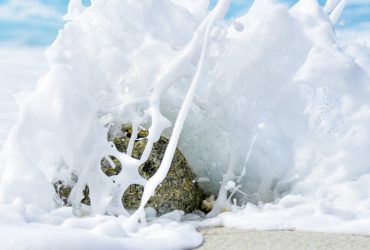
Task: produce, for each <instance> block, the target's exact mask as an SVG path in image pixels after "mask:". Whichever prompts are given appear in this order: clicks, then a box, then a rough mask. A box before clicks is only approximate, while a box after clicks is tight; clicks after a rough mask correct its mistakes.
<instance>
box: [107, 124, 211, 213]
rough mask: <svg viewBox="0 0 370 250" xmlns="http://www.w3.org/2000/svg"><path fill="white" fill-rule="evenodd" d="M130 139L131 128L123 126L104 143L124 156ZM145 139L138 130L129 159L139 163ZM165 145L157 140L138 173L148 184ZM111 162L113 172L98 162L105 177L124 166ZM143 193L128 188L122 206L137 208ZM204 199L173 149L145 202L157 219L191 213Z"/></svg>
mask: <svg viewBox="0 0 370 250" xmlns="http://www.w3.org/2000/svg"><path fill="white" fill-rule="evenodd" d="M131 135H132V129H131V126H129V125H123V126H122V129H121V132H120V133H118V134H117V135H115V136H114V137H110V138H108V139H109V140H112V141H113V143H114V144H115V145H116V148H117V149H118V150H119V151H120V152H126V150H127V147H128V144H129V141H130V138H131ZM147 136H148V131H147V130H145V129H140V130H139V132H138V135H137V139H136V140H135V143H134V147H133V150H132V155H131V156H132V157H133V158H136V159H139V158H140V157H141V155H142V153H143V151H144V149H145V145H146V143H147V139H146V137H147ZM167 144H168V139H167V138H165V137H163V136H161V137H160V139H159V141H158V142H156V143H155V144H154V145H153V149H152V152H151V154H150V156H149V159H148V160H147V161H146V162H145V163H144V164H142V165H141V166H140V167H139V173H140V175H141V176H142V177H143V178H145V179H147V180H148V179H149V178H150V177H152V176H153V175H154V174H155V173H156V171H157V170H158V168H159V166H160V164H161V161H162V158H163V156H164V153H165V151H166V147H167ZM112 160H113V161H114V162H115V163H116V166H117V167H116V168H112V167H110V165H109V162H108V161H106V160H103V161H102V170H103V171H104V172H105V173H106V174H107V175H114V174H118V173H119V172H120V171H121V169H122V168H123V169H124V166H122V165H121V164H120V163H119V162H118V163H117V162H116V161H118V160H117V159H116V158H112ZM123 171H124V170H123ZM143 190H144V188H143V186H140V185H137V184H134V185H131V186H130V187H129V188H128V189H127V190H126V191H125V193H124V195H123V197H122V203H123V206H124V207H125V208H126V209H128V210H133V209H137V208H138V207H139V205H140V201H141V196H142V193H143ZM204 198H205V194H204V192H203V190H202V189H201V188H200V187H199V186H198V184H197V183H196V182H195V176H194V174H193V173H192V172H191V170H190V167H189V165H188V163H187V161H186V159H185V157H184V155H183V154H182V153H181V151H180V150H179V149H176V152H175V155H174V158H173V160H172V163H171V167H170V170H169V172H168V174H167V176H166V178H165V180H164V181H163V182H162V183H161V184H160V186H158V187H157V189H156V190H155V195H154V196H153V197H152V198H151V199H150V200H149V202H148V204H147V206H150V207H153V208H155V209H156V211H157V212H158V214H159V215H161V214H164V213H168V212H170V211H173V210H183V211H185V212H192V211H194V210H197V209H200V208H201V205H202V201H203V199H204Z"/></svg>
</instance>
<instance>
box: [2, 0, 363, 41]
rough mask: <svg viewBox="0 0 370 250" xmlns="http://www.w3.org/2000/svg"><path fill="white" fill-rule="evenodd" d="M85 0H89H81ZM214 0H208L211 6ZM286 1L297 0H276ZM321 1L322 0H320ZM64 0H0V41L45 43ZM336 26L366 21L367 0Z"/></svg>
mask: <svg viewBox="0 0 370 250" xmlns="http://www.w3.org/2000/svg"><path fill="white" fill-rule="evenodd" d="M83 1H84V3H85V4H89V0H83ZM216 1H217V0H211V6H212V5H214V4H215V3H216ZM280 1H283V2H285V3H286V4H288V5H292V4H294V3H295V2H296V1H297V0H280ZM320 1H321V2H323V1H324V0H320ZM251 3H252V0H233V4H232V6H231V11H230V13H229V16H233V15H235V14H237V13H241V12H243V11H245V10H246V9H247V8H248V7H249V6H250V5H251ZM67 5H68V0H0V42H1V43H2V44H6V45H13V46H16V45H27V46H47V45H49V44H50V43H51V42H52V41H53V40H54V39H55V37H56V35H57V33H58V30H59V29H60V28H61V27H63V20H62V16H63V14H64V13H65V12H66V11H67ZM341 23H342V24H345V25H344V26H342V27H339V28H348V27H352V26H355V25H359V24H361V23H369V24H370V0H349V4H348V6H347V8H346V10H345V12H344V14H343V17H342V20H341Z"/></svg>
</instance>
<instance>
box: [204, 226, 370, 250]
mask: <svg viewBox="0 0 370 250" xmlns="http://www.w3.org/2000/svg"><path fill="white" fill-rule="evenodd" d="M201 232H202V234H203V235H204V243H203V245H202V246H201V247H199V248H198V249H199V250H206V249H212V250H217V249H227V250H233V249H235V250H239V249H243V250H244V249H248V250H249V249H254V250H257V249H258V250H259V249H279V250H290V249H292V250H293V249H294V250H296V249H323V250H324V249H325V250H329V249H336V250H340V249H346V250H348V249H351V250H352V249H370V237H367V236H355V235H346V234H329V233H316V232H300V231H245V230H239V229H232V228H223V227H217V228H207V229H202V230H201Z"/></svg>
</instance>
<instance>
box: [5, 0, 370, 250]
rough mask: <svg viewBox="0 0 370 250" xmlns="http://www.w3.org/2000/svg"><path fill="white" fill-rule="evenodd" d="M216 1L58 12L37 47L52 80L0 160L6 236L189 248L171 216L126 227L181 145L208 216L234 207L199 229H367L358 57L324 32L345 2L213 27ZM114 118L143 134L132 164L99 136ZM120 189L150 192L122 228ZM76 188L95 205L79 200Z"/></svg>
mask: <svg viewBox="0 0 370 250" xmlns="http://www.w3.org/2000/svg"><path fill="white" fill-rule="evenodd" d="M227 2H228V1H222V2H220V5H218V7H216V8H215V9H214V12H213V13H210V14H209V13H208V14H207V11H206V6H207V4H208V1H200V2H199V4H194V5H193V4H188V3H185V2H184V1H182V0H181V1H180V0H179V1H175V0H173V1H160V2H158V1H154V0H145V1H140V2H138V1H128V0H127V1H122V0H110V1H103V0H94V1H92V4H91V6H89V7H87V8H85V7H84V9H77V7H76V8H74V7H73V6H72V4H71V5H70V8H69V11H70V12H69V14H71V15H70V16H71V19H73V20H71V21H70V22H68V23H67V24H66V25H65V28H64V29H63V30H62V31H61V32H60V33H59V35H58V38H57V39H56V41H55V42H54V44H53V45H52V46H51V47H50V48H49V49H48V52H47V59H48V63H49V67H50V71H49V72H48V73H47V74H46V75H45V76H44V77H43V78H41V79H40V80H39V83H38V87H37V89H36V90H35V91H34V92H32V93H31V94H30V95H28V96H27V98H25V99H24V100H23V101H22V102H21V104H20V114H19V120H18V122H17V124H16V125H15V126H14V128H13V130H12V132H11V133H10V135H9V138H8V140H7V143H6V147H5V149H4V151H3V155H4V158H3V160H2V162H1V175H0V176H1V177H0V178H1V179H0V201H1V204H2V205H1V207H0V211H1V213H0V214H1V215H3V216H2V217H1V221H4V222H6V223H8V225H10V226H9V229H12V228H13V226H12V225H18V224H21V225H22V227H21V228H22V230H24V233H28V232H30V231H32V230H34V229H35V227H40V230H39V231H37V232H38V235H42V233H43V232H45V230H49V229H50V230H56V233H55V234H54V236H53V239H54V240H53V242H54V243H50V244H49V245H47V244H48V243H47V242H43V244H46V245H35V247H43V246H51V247H53V246H55V245H53V244H57V243H58V242H60V241H61V239H60V238H58V237H59V236H58V233H57V232H60V233H61V234H60V235H64V236H66V237H69V238H73V241H76V242H80V241H79V240H78V239H76V238H75V236H73V235H70V233H69V232H72V231H73V232H74V230H77V229H76V228H78V230H77V231H79V232H80V233H81V236H83V237H82V238H83V239H86V240H89V239H90V238H91V237H97V238H98V239H103V240H104V241H105V239H109V240H110V241H111V243H110V244H112V246H111V247H112V248H116V247H117V248H118V247H124V246H127V245H126V244H131V245H132V246H137V248H144V246H147V245H148V244H151V246H152V243H153V247H154V248H155V247H158V248H162V249H163V248H166V247H167V248H169V249H174V248H176V247H177V248H180V249H181V248H189V247H195V246H197V245H199V244H200V243H201V237H200V235H199V234H198V233H196V232H195V231H194V227H193V226H190V225H189V224H186V223H180V221H181V220H182V219H184V217H183V215H182V214H181V213H179V212H174V213H172V214H170V215H167V216H168V217H162V218H157V219H155V218H149V219H148V218H147V219H148V220H147V222H148V224H147V227H144V224H137V223H136V222H137V220H138V217H141V221H142V222H145V213H144V210H143V205H144V203H145V200H148V198H149V196H150V195H151V194H152V192H153V190H154V189H155V186H156V185H157V184H158V183H159V182H160V181H161V180H162V179H163V178H164V176H165V175H166V171H167V170H168V167H169V162H170V161H171V158H172V153H173V151H174V149H175V148H176V146H177V142H179V146H180V147H181V149H182V151H183V152H184V153H185V155H186V157H187V159H188V161H189V163H190V165H191V167H192V170H193V172H194V173H195V174H196V175H197V177H199V178H201V179H203V180H207V179H209V180H210V181H209V182H203V183H201V185H202V186H204V188H205V189H206V190H207V191H209V192H211V193H213V194H218V199H217V200H216V202H215V206H214V209H213V211H212V213H211V214H210V215H211V216H216V215H218V214H219V213H220V212H222V211H225V210H229V211H232V213H223V214H221V215H219V216H218V217H216V218H214V219H208V220H205V221H204V222H201V223H199V221H197V222H193V224H195V225H198V226H199V225H200V226H202V225H217V224H218V225H225V226H233V227H240V228H247V229H251V228H258V229H301V230H320V231H331V232H348V233H361V234H367V233H368V229H369V228H368V226H367V225H369V223H368V221H369V218H370V217H369V216H370V213H369V198H370V193H369V192H368V191H367V190H368V188H367V185H368V184H367V183H368V180H369V178H370V158H369V157H368V151H369V149H370V142H369V140H368V139H367V138H369V136H370V126H369V125H370V101H369V100H370V99H369V95H370V88H369V82H370V63H369V62H370V60H369V49H368V47H366V46H363V45H349V46H346V47H341V46H340V45H338V43H337V41H336V36H335V31H334V29H333V22H334V23H335V20H337V19H338V17H339V14H340V10H341V9H340V8H342V7H341V6H342V5H341V4H343V2H345V1H342V2H340V3H339V4H338V5H337V4H334V2H333V1H332V3H333V4H332V5H330V4H329V5H330V6H329V5H327V7H326V10H325V11H324V9H323V8H322V7H321V6H320V5H318V4H317V3H316V2H315V1H311V0H301V1H300V2H299V3H298V4H296V5H295V6H293V7H292V8H291V9H288V8H287V7H286V6H282V5H278V4H275V3H273V2H272V1H269V0H260V1H256V2H255V3H254V4H253V6H252V7H251V9H250V10H249V11H248V12H247V13H246V14H245V15H244V16H242V17H240V18H238V19H237V20H234V21H232V22H231V21H227V20H221V19H222V15H223V14H224V13H225V11H226V9H227ZM75 3H77V2H75ZM78 4H80V3H79V2H78ZM78 4H77V5H78ZM77 5H76V6H77ZM78 6H79V7H78V8H80V7H81V6H80V5H78ZM335 6H336V7H335ZM338 8H339V9H338ZM158 13H160V15H159V14H158ZM328 13H332V15H334V16H332V17H331V18H330V17H329V16H328ZM333 13H334V14H333ZM218 15H219V16H218ZM215 16H218V17H217V18H215V19H214V17H215ZM217 20H218V21H217ZM213 21H216V22H215V23H214V24H213V25H212V23H213ZM197 85H198V86H197ZM189 86H191V87H190V90H189ZM188 90H189V91H188ZM183 103H184V104H183ZM188 112H189V113H188ZM185 118H186V119H185ZM125 122H131V123H132V124H133V130H134V131H135V130H137V129H138V127H139V126H143V127H145V128H147V129H149V131H150V134H149V137H148V146H147V148H146V150H145V152H144V153H143V156H142V158H141V159H140V160H135V159H133V158H131V157H130V155H129V154H122V153H119V152H118V151H117V150H116V149H115V148H114V147H112V144H110V143H108V142H107V141H106V138H107V132H108V128H107V127H106V125H108V126H112V128H116V129H117V127H118V126H119V125H120V124H122V123H125ZM172 125H174V127H172ZM162 132H163V134H165V135H167V136H171V140H170V145H169V148H168V151H167V153H166V157H165V160H164V161H163V163H162V167H161V169H160V171H159V172H158V175H156V176H155V177H154V178H153V179H150V180H149V181H148V182H147V181H146V180H144V179H143V178H142V177H141V176H140V175H139V173H138V171H137V167H138V166H139V165H140V164H141V163H143V162H144V161H145V160H146V159H147V157H148V156H149V153H150V150H151V145H152V143H154V142H155V141H156V140H158V138H159V136H160V135H161V134H162ZM180 133H181V136H180ZM132 140H133V139H132ZM130 145H131V146H132V142H131V144H130ZM171 151H172V152H171ZM109 155H114V156H116V157H117V158H118V159H119V160H120V161H121V162H122V163H123V166H124V167H123V170H122V173H120V174H119V175H118V176H116V177H110V178H108V177H106V176H105V175H104V174H103V173H102V171H101V169H100V160H101V159H102V158H103V157H106V156H109ZM72 175H77V176H78V181H77V183H76V184H75V186H74V188H73V191H72V194H71V200H72V204H73V210H71V209H56V207H55V203H54V199H55V191H54V188H53V187H52V185H51V183H52V182H53V181H55V180H58V179H63V180H65V181H68V180H69V179H70V178H71V176H72ZM113 179H114V182H113V181H112V180H113ZM132 183H138V184H141V185H146V188H145V196H144V199H143V200H144V201H143V204H142V207H141V209H140V210H138V212H137V213H136V214H135V216H133V217H131V220H130V219H129V217H128V213H127V211H125V210H124V208H123V207H122V205H121V197H122V194H123V192H124V190H125V189H126V188H127V187H128V186H129V185H130V184H132ZM85 185H88V186H89V188H90V199H91V203H92V206H91V210H86V209H85V208H86V207H84V206H83V205H81V204H80V201H81V199H82V198H83V197H82V190H83V189H84V188H85ZM220 187H221V188H220ZM230 194H231V195H230ZM73 213H74V214H75V215H80V216H88V217H86V218H78V217H73ZM89 214H91V215H89ZM99 214H108V215H117V216H119V217H110V216H102V215H99ZM149 214H150V213H149ZM147 216H148V214H147ZM198 219H199V218H198ZM28 222H32V223H36V225H37V226H35V225H30V224H27V223H28ZM65 227H67V228H68V229H69V227H71V228H73V230H71V231H69V230H64V228H65ZM30 228H31V229H30ZM51 228H52V229H51ZM0 231H5V228H4V229H0ZM77 231H76V235H78V234H77ZM7 233H12V230H9V232H7ZM31 236H32V234H31ZM31 236H27V237H26V236H24V238H23V239H24V240H23V241H20V242H22V244H24V246H31V245H30V244H31V243H32V242H31V238H32V237H39V236H37V235H36V236H32V237H31ZM170 238H171V241H170V243H169V244H168V245H165V243H164V242H166V241H167V240H168V239H170ZM112 239H113V240H112ZM91 242H92V243H91V247H92V248H94V245H93V243H94V242H95V241H91ZM176 242H177V243H176ZM6 244H8V245H14V244H15V242H14V240H13V239H12V238H10V239H9V241H8V242H7V243H6ZM27 244H28V245H27ZM176 244H177V245H176ZM22 246H23V245H22ZM174 246H175V247H174ZM95 247H99V245H96V246H95Z"/></svg>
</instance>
